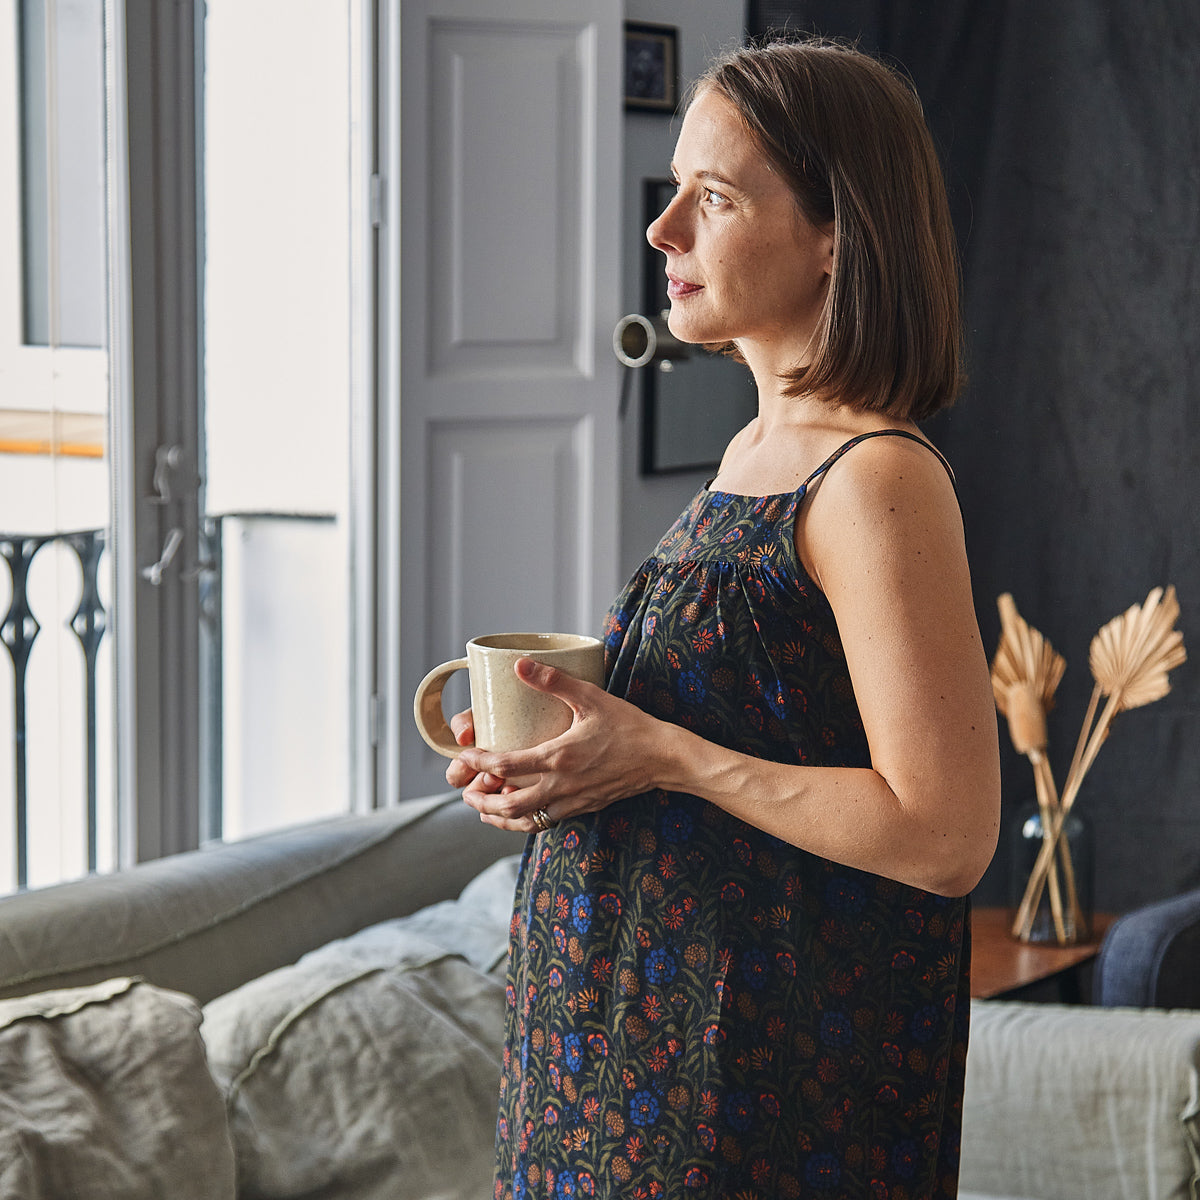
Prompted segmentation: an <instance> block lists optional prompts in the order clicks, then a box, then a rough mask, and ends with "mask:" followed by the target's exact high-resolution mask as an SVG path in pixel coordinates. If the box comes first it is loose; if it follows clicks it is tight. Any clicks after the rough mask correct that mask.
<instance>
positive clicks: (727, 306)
mask: <svg viewBox="0 0 1200 1200" xmlns="http://www.w3.org/2000/svg"><path fill="white" fill-rule="evenodd" d="M672 165H673V171H674V175H675V179H676V181H677V185H678V190H677V193H676V196H675V198H674V199H673V200H672V201H671V203H670V204H669V205H668V207H667V209H666V210H665V211H664V212H663V214H662V215H661V216H660V217H659V218H658V219H657V220H656V221H655V222H654V223H653V224H652V225H651V227H650V229H649V231H648V237H649V239H650V241H651V243H652V244H653V245H654V246H655V247H656V248H657V249H659V250H661V251H662V252H663V254H664V255H665V257H666V272H667V278H668V282H669V293H670V298H671V313H670V322H669V324H670V328H671V331H672V332H673V333H674V334H675V336H676V337H678V338H680V339H681V340H684V341H688V342H698V343H704V344H710V345H711V344H722V345H726V346H728V347H731V348H732V349H733V351H734V352H736V354H737V355H738V356H740V357H741V358H742V359H743V360H744V361H745V362H746V363H747V364H748V366H749V368H750V370H751V371H752V372H753V375H754V379H755V383H756V385H757V388H758V396H759V408H758V416H757V417H756V419H755V420H753V421H752V422H751V423H750V424H749V425H748V426H747V427H746V428H745V429H743V430H742V431H741V432H740V433H739V434H738V435H737V436H736V437H735V438H734V439H733V441H732V442H731V443H730V445H729V447H728V450H727V451H726V453H725V456H724V458H723V460H722V462H721V465H720V468H719V471H718V474H717V476H716V478H715V479H714V480H713V481H712V482H711V483H710V484H709V485H708V486H707V487H706V488H703V489H701V491H700V493H699V494H698V495H697V496H696V498H695V499H694V500H693V502H692V503H691V505H690V506H689V507H688V509H687V510H686V511H685V512H684V513H683V515H682V516H681V517H680V518H679V520H678V521H677V522H676V524H675V525H674V527H673V528H672V529H671V530H670V531H669V532H668V533H667V535H666V536H665V537H664V538H663V540H662V541H661V542H660V544H659V546H658V547H657V549H656V550H655V552H654V554H653V555H652V557H651V558H650V559H648V560H647V562H646V563H645V564H644V565H643V566H642V568H641V569H640V570H639V571H638V573H637V575H636V576H635V577H634V579H633V580H632V581H631V582H630V584H629V586H628V587H627V588H626V590H625V592H624V593H623V594H622V595H621V597H620V598H619V599H618V600H617V602H616V603H615V604H614V606H613V609H612V610H611V612H610V615H609V618H608V622H607V627H606V631H605V633H606V647H607V652H608V670H609V681H608V688H607V691H602V690H600V689H598V688H595V687H592V686H590V685H587V684H582V683H578V682H575V681H573V680H570V679H567V678H565V677H562V676H560V675H558V674H557V673H556V672H555V671H553V670H551V669H549V668H543V667H540V666H537V665H535V664H533V663H531V662H529V660H522V662H521V663H520V664H518V672H519V674H520V675H521V677H522V678H523V679H524V681H525V682H526V683H527V684H529V686H531V687H534V688H537V689H539V690H541V691H545V692H548V693H550V694H552V695H555V696H558V697H559V698H560V699H562V700H563V701H565V702H566V703H567V704H568V705H570V707H571V708H572V709H573V711H574V721H573V724H572V727H571V729H570V730H568V732H567V733H565V734H563V735H562V736H561V737H559V738H556V739H555V740H553V741H551V742H547V743H545V744H544V745H542V746H539V747H536V748H534V749H532V750H528V751H522V752H517V753H509V754H494V753H486V752H483V751H480V750H478V749H476V748H474V747H473V746H471V745H470V743H471V741H472V736H471V727H470V719H469V714H462V715H460V717H458V718H456V721H455V727H456V732H457V734H458V737H459V742H460V744H461V745H464V746H465V747H467V748H466V749H464V751H463V754H462V756H461V758H460V759H458V760H456V762H455V763H454V764H452V766H451V767H450V769H449V771H448V772H447V778H448V779H449V780H450V782H451V783H452V784H453V785H454V786H456V787H464V788H465V789H466V790H465V792H464V797H465V799H466V801H467V802H468V803H469V804H471V805H472V806H473V807H475V808H476V809H478V810H479V812H480V814H481V816H482V819H483V820H485V821H487V822H490V823H492V824H494V825H498V826H501V827H503V828H508V829H516V830H527V831H530V832H531V833H534V834H536V836H535V837H533V838H531V839H530V841H529V843H528V846H527V850H526V855H525V860H524V863H523V866H522V872H521V877H520V881H519V884H518V889H517V900H516V911H515V913H514V918H513V924H512V941H511V952H510V964H509V981H508V982H509V986H508V1005H509V1009H508V1018H507V1046H506V1049H505V1057H504V1073H503V1079H502V1084H501V1106H500V1118H499V1122H498V1165H497V1184H496V1196H497V1197H504V1198H507V1197H513V1198H519V1197H523V1196H572V1195H585V1196H591V1195H595V1196H605V1197H618V1196H620V1197H654V1196H659V1197H670V1198H671V1200H678V1198H680V1197H688V1196H692V1195H695V1196H698V1197H699V1196H703V1197H714V1198H715V1197H726V1196H730V1197H732V1196H737V1197H763V1198H764V1200H765V1198H767V1197H793V1196H811V1195H819V1196H822V1197H824V1196H830V1197H834V1196H845V1197H854V1198H855V1200H861V1198H862V1197H868V1196H876V1197H888V1198H889V1200H913V1198H916V1197H948V1196H953V1195H954V1194H955V1193H956V1190H957V1165H958V1131H959V1123H960V1107H961V1103H960V1102H961V1097H962V1080H963V1066H964V1059H965V1051H966V1036H967V1011H968V978H967V966H968V958H969V932H968V906H967V902H966V900H965V899H964V897H965V894H966V893H967V892H968V891H970V889H971V888H972V887H973V886H974V885H975V883H976V882H977V881H978V880H979V878H980V876H981V875H982V873H983V871H984V869H985V867H986V866H987V863H988V861H989V859H990V857H991V854H992V852H993V850H994V847H995V839H996V832H997V825H998V811H999V768H998V751H997V736H996V724H995V711H994V707H993V703H992V696H991V689H990V686H989V681H988V672H987V665H986V659H985V655H984V651H983V648H982V645H981V643H980V638H979V632H978V629H977V626H976V622H975V617H974V611H973V607H972V601H971V591H970V583H969V578H968V571H967V565H966V557H965V553H964V548H963V531H962V525H961V519H960V514H959V510H958V505H957V501H956V497H955V491H954V485H953V482H952V477H951V474H950V471H949V467H948V466H947V465H946V464H945V461H944V460H943V459H942V458H941V456H940V455H939V454H938V453H937V451H935V450H934V449H933V448H932V446H931V445H930V444H929V443H928V442H927V441H925V440H924V439H923V438H922V436H921V435H920V434H919V433H918V431H917V426H916V424H915V423H914V422H915V421H916V420H917V419H919V418H922V417H925V416H928V415H929V414H930V413H932V412H934V411H936V410H937V409H939V408H941V407H943V406H944V405H946V404H948V403H950V402H951V401H952V400H953V398H954V395H955V393H956V391H957V390H958V387H959V383H960V376H959V350H960V335H959V318H958V294H957V266H956V260H955V255H954V249H953V245H954V244H953V235H952V231H951V227H950V222H949V217H948V211H947V204H946V197H945V190H944V185H943V182H942V179H941V175H940V172H939V169H938V166H937V161H936V157H935V155H934V152H933V150H932V147H931V144H930V139H929V135H928V132H927V130H926V128H925V125H924V121H923V118H922V115H921V111H920V106H919V104H918V102H917V100H916V99H915V97H914V96H913V94H912V91H911V89H910V88H909V87H908V85H907V84H906V83H905V82H903V81H902V80H901V79H900V78H899V77H897V76H896V75H895V74H894V73H893V72H891V71H890V70H888V69H887V68H885V67H884V66H882V65H881V64H879V63H878V62H876V61H875V60H873V59H871V58H868V57H866V56H864V55H862V54H860V53H858V52H856V51H853V50H851V49H848V48H845V47H842V46H838V45H831V44H827V43H819V42H808V43H800V44H791V45H785V44H774V45H771V46H767V47H762V48H757V49H747V50H741V51H738V52H736V53H734V54H732V55H730V56H728V57H727V58H726V59H724V60H722V61H721V62H718V63H717V64H716V65H715V66H714V67H712V68H711V69H710V71H709V72H708V73H707V74H706V75H705V76H704V77H703V78H702V79H701V80H700V82H699V84H698V86H697V88H696V89H695V92H694V98H693V99H692V101H691V104H690V106H689V107H688V110H687V113H686V116H685V118H684V121H683V125H682V128H681V131H680V134H679V140H678V144H677V147H676V152H675V158H674V162H673V164H672ZM528 776H535V777H536V781H535V782H528V780H526V781H525V782H524V785H523V786H522V785H514V786H511V787H510V786H507V785H506V784H505V782H504V781H505V780H506V779H518V778H520V777H528Z"/></svg>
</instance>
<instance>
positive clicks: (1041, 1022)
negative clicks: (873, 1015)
mask: <svg viewBox="0 0 1200 1200" xmlns="http://www.w3.org/2000/svg"><path fill="white" fill-rule="evenodd" d="M960 1181H961V1185H962V1189H963V1191H964V1193H976V1192H978V1193H981V1194H983V1195H987V1196H1022V1197H1029V1198H1030V1200H1188V1197H1190V1196H1191V1195H1192V1194H1193V1193H1192V1188H1193V1187H1194V1186H1197V1184H1198V1183H1200V1012H1191V1011H1175V1012H1167V1011H1160V1010H1150V1009H1119V1008H1108V1009H1099V1008H1088V1007H1083V1006H1065V1005H1055V1004H1021V1003H1016V1002H1012V1001H978V1000H977V1001H975V1002H974V1003H973V1004H972V1005H971V1044H970V1050H969V1051H968V1054H967V1079H966V1093H965V1096H964V1100H963V1130H962V1169H961V1176H960Z"/></svg>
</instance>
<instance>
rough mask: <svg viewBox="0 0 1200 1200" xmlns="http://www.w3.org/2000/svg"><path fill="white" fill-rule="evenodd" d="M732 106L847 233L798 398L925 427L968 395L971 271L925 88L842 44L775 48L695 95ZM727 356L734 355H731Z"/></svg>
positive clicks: (795, 392)
mask: <svg viewBox="0 0 1200 1200" xmlns="http://www.w3.org/2000/svg"><path fill="white" fill-rule="evenodd" d="M709 89H711V90H713V91H716V92H719V93H720V94H721V95H723V96H725V97H726V98H727V99H728V100H730V101H731V102H732V103H733V104H734V105H735V106H736V108H737V109H738V111H739V112H740V113H741V115H742V118H743V120H744V121H745V123H746V126H747V128H748V130H749V132H750V134H751V136H752V137H753V138H754V139H755V140H756V141H757V142H758V144H759V146H760V147H761V148H762V151H763V153H764V154H765V155H766V157H767V159H768V160H769V161H770V162H771V164H772V166H773V167H774V169H775V170H776V171H778V172H779V174H780V176H781V177H782V178H783V179H784V180H785V181H786V182H787V184H788V185H789V186H790V187H791V189H792V192H793V194H794V195H795V198H796V203H797V205H798V206H799V209H800V211H801V213H803V215H804V216H805V217H806V218H807V219H808V221H809V222H810V223H811V224H813V225H816V226H818V227H822V226H826V225H828V224H829V222H830V221H832V222H833V225H834V251H833V274H832V277H831V280H830V284H829V291H828V293H827V295H826V299H825V308H824V312H823V313H822V316H821V320H820V323H819V324H818V326H817V330H816V333H815V337H814V345H813V357H812V361H811V362H810V363H809V365H807V366H804V367H798V368H797V369H796V370H794V371H790V372H788V373H786V374H785V376H784V380H785V383H786V393H787V394H788V395H791V396H799V395H813V396H816V397H818V398H820V399H823V400H826V401H828V402H830V403H834V404H839V405H841V404H847V405H851V406H853V407H855V408H861V409H866V410H870V411H873V412H880V413H885V414H887V415H888V416H889V417H892V418H894V419H897V420H913V421H916V420H921V419H922V418H924V417H928V416H930V415H932V414H933V413H935V412H937V411H938V410H939V409H941V408H945V407H947V406H948V405H950V404H953V402H954V400H955V397H956V396H957V394H958V391H959V389H960V388H961V386H962V383H963V375H962V356H963V351H962V320H961V315H960V311H959V266H958V253H957V246H956V242H955V238H954V229H953V226H952V225H951V222H950V207H949V204H948V202H947V199H946V185H945V181H944V179H943V178H942V171H941V166H940V164H939V163H938V158H937V153H936V151H935V150H934V147H933V140H932V138H931V137H930V135H929V130H928V128H927V127H926V124H925V117H924V114H923V112H922V110H921V103H920V101H919V100H918V99H917V96H916V93H915V91H914V90H913V88H912V85H911V84H910V83H909V82H908V80H906V79H905V78H904V77H903V76H901V75H900V74H899V73H897V72H896V71H894V70H892V69H891V68H890V67H888V66H886V65H885V64H884V63H882V62H880V61H879V60H877V59H875V58H872V57H870V56H869V55H867V54H864V53H861V52H860V51H858V50H855V49H854V48H853V47H851V46H848V45H845V44H843V43H840V42H831V41H826V40H823V39H810V40H804V41H776V42H770V43H767V44H765V45H760V46H750V47H745V48H743V49H739V50H735V51H733V52H731V53H729V54H727V55H725V56H724V57H722V58H720V59H718V60H717V61H716V62H715V63H714V64H713V65H712V66H711V67H710V68H709V69H708V70H707V71H706V72H705V73H704V75H702V76H701V77H700V78H699V79H698V80H697V81H696V82H695V84H694V85H693V88H692V93H691V94H692V96H693V97H695V96H696V95H698V94H699V93H700V92H703V91H708V90H709ZM725 349H727V350H730V349H732V347H731V346H727V347H725Z"/></svg>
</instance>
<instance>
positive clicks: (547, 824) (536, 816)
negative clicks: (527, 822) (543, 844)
mask: <svg viewBox="0 0 1200 1200" xmlns="http://www.w3.org/2000/svg"><path fill="white" fill-rule="evenodd" d="M529 815H530V816H531V817H533V823H534V824H535V825H536V826H537V827H538V828H539V829H540V830H541V831H542V832H543V833H545V832H546V830H547V829H551V828H553V826H554V824H555V822H554V821H552V820H551V819H550V814H549V813H548V812H547V811H546V810H545V809H544V808H538V809H535V810H534V811H533V812H532V813H530V814H529Z"/></svg>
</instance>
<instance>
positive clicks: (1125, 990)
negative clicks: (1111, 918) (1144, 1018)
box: [1092, 888, 1200, 1009]
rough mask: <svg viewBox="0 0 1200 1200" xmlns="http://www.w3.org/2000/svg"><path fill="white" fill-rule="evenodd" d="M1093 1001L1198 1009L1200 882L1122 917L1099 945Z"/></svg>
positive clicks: (1146, 1006) (1119, 1004) (1199, 1004)
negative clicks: (1191, 888)
mask: <svg viewBox="0 0 1200 1200" xmlns="http://www.w3.org/2000/svg"><path fill="white" fill-rule="evenodd" d="M1092 1000H1093V1003H1095V1004H1099V1005H1103V1006H1104V1007H1106V1008H1118V1007H1124V1008H1191V1009H1200V888H1197V889H1196V890H1195V891H1191V892H1185V893H1184V894H1183V895H1181V896H1174V897H1172V898H1171V899H1170V900H1160V901H1159V902H1157V903H1155V904H1148V905H1146V906H1145V907H1144V908H1139V909H1135V910H1134V911H1133V912H1129V913H1126V914H1125V915H1124V916H1122V917H1119V918H1118V919H1117V920H1116V921H1115V922H1114V923H1113V925H1112V926H1111V928H1110V929H1109V931H1108V934H1107V935H1106V936H1105V938H1104V943H1103V945H1102V946H1101V947H1100V955H1099V957H1098V958H1097V960H1096V968H1095V973H1094V975H1093V977H1092Z"/></svg>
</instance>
